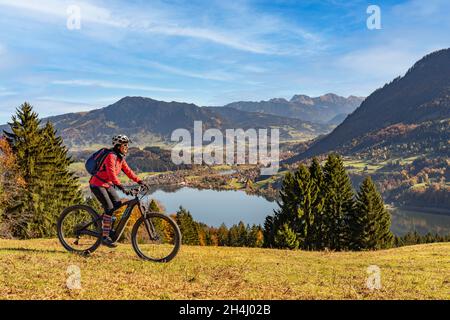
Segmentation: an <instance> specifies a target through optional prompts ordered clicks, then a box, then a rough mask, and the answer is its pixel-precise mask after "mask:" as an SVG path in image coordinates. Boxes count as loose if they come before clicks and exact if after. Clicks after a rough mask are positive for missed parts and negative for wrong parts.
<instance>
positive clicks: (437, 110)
mask: <svg viewBox="0 0 450 320" xmlns="http://www.w3.org/2000/svg"><path fill="white" fill-rule="evenodd" d="M448 119H450V49H443V50H439V51H436V52H433V53H430V54H428V55H426V56H424V57H423V58H422V59H420V60H419V61H417V62H416V63H415V64H414V65H413V66H412V67H411V68H410V69H409V70H408V72H407V73H406V74H405V75H404V76H403V77H397V78H395V79H394V80H393V81H391V82H390V83H387V84H385V85H384V86H383V87H382V88H379V89H377V90H375V91H374V92H373V93H372V94H371V95H369V96H368V97H367V98H366V99H365V100H364V101H363V103H362V104H361V106H360V107H358V108H357V109H356V110H355V111H354V112H352V113H351V114H350V115H348V116H347V118H346V119H345V120H344V121H343V122H342V123H341V124H339V125H338V126H337V127H336V128H335V129H334V130H333V131H332V132H331V133H330V134H328V135H327V136H325V137H322V138H321V139H320V140H317V141H316V142H315V143H313V144H312V145H311V147H310V148H309V149H308V150H306V151H305V152H304V153H302V154H300V155H298V156H296V157H294V158H293V159H291V160H290V161H289V162H293V161H296V160H301V159H305V158H308V157H312V156H316V155H319V154H323V153H327V152H330V151H340V152H343V153H345V152H346V151H349V150H352V151H353V152H355V151H356V150H357V148H356V147H357V145H358V144H359V143H361V141H363V140H364V139H365V142H366V145H365V148H368V147H370V144H368V143H367V141H368V139H367V136H369V135H372V136H376V135H379V133H380V130H381V131H382V130H385V129H386V128H389V127H395V126H397V127H401V126H410V125H416V127H415V128H414V130H418V129H417V128H422V127H427V126H428V127H429V126H434V127H436V128H438V127H439V123H440V122H442V123H443V125H444V126H448V122H449V121H448ZM438 130H442V126H441V127H439V129H438ZM391 131H392V130H391ZM394 131H395V130H394ZM396 131H397V136H398V135H399V134H406V133H402V131H401V130H400V131H398V130H396ZM409 131H411V130H409ZM444 133H445V131H444ZM364 137H366V138H364ZM441 138H442V139H445V134H443V135H442V136H441ZM384 139H385V140H386V137H385V138H384ZM369 140H370V139H369ZM378 142H380V141H378ZM441 142H442V141H438V143H439V144H440V143H441ZM384 143H385V144H386V141H384Z"/></svg>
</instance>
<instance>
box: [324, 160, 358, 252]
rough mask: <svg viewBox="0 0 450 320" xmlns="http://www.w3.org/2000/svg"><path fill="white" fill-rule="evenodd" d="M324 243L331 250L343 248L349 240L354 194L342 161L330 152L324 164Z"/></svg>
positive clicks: (345, 247) (346, 246)
mask: <svg viewBox="0 0 450 320" xmlns="http://www.w3.org/2000/svg"><path fill="white" fill-rule="evenodd" d="M324 191H325V199H324V216H323V218H324V222H325V223H324V226H325V233H324V234H325V235H326V239H324V240H325V241H324V244H325V246H326V247H328V248H330V249H333V250H345V249H347V248H348V245H349V241H350V239H349V238H350V237H349V234H350V231H349V229H348V219H349V217H350V215H351V214H352V213H353V210H354V194H353V189H352V184H351V182H350V178H349V177H348V175H347V173H346V171H345V168H344V163H343V161H342V159H341V157H340V156H339V155H337V154H330V155H329V156H328V159H327V161H326V163H325V166H324Z"/></svg>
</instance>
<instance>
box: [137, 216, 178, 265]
mask: <svg viewBox="0 0 450 320" xmlns="http://www.w3.org/2000/svg"><path fill="white" fill-rule="evenodd" d="M152 217H157V218H161V219H163V220H165V221H166V222H168V223H169V225H170V227H171V228H172V231H173V234H174V237H175V239H174V248H173V250H172V252H171V253H170V254H169V255H167V256H166V257H164V258H152V257H149V256H148V255H146V254H145V253H143V252H142V251H141V250H140V248H139V244H138V239H137V238H138V235H137V233H138V230H139V227H140V225H141V224H142V223H143V222H144V217H140V218H139V219H138V220H137V221H136V223H135V224H134V226H133V230H132V231H131V243H132V245H133V249H134V251H135V252H136V254H137V255H138V256H139V258H141V259H143V260H146V261H153V262H162V263H166V262H169V261H171V260H172V259H173V258H175V256H176V255H177V254H178V251H179V250H180V247H181V232H180V228H179V227H178V225H177V223H176V222H175V221H174V220H173V219H171V218H170V217H169V216H167V215H165V214H162V213H158V212H149V213H147V214H146V217H145V218H146V219H150V218H152Z"/></svg>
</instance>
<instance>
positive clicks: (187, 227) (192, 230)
mask: <svg viewBox="0 0 450 320" xmlns="http://www.w3.org/2000/svg"><path fill="white" fill-rule="evenodd" d="M176 221H177V224H178V226H179V227H180V232H181V237H182V243H183V244H187V245H199V244H200V240H199V234H198V226H197V223H196V222H195V221H194V219H193V218H192V215H191V213H190V212H189V211H187V210H186V209H184V208H183V207H180V210H178V211H177V215H176Z"/></svg>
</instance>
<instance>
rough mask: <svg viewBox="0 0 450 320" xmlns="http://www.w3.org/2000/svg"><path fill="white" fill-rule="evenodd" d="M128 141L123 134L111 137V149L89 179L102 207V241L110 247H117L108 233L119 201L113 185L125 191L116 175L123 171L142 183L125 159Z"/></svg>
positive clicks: (129, 141)
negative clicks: (98, 168)
mask: <svg viewBox="0 0 450 320" xmlns="http://www.w3.org/2000/svg"><path fill="white" fill-rule="evenodd" d="M129 143H131V140H130V139H129V138H128V137H127V136H125V135H118V136H114V137H113V139H112V144H113V149H112V150H111V152H110V153H109V154H108V155H107V156H106V158H105V160H104V161H103V163H102V165H101V167H100V170H99V171H98V172H97V174H96V175H94V176H92V178H91V180H90V181H89V184H90V188H91V191H92V193H93V194H94V195H95V197H96V198H97V199H98V200H99V201H100V203H101V204H102V206H103V209H104V214H103V219H102V228H103V232H102V243H103V244H104V245H106V246H108V247H110V248H115V247H117V245H116V244H115V243H114V242H113V241H112V239H111V237H110V235H109V233H110V231H111V222H112V215H113V213H114V211H115V210H116V209H117V208H118V207H119V206H120V203H121V202H120V197H119V195H118V194H117V192H116V190H115V189H114V187H116V188H118V189H119V190H121V191H122V192H124V193H126V192H125V189H124V187H123V186H122V184H121V183H120V181H119V179H118V175H119V174H120V172H121V171H123V172H124V173H125V174H126V175H127V176H128V178H130V179H131V180H133V181H135V182H136V183H139V184H141V185H143V184H144V182H143V181H142V180H141V179H139V177H138V176H137V175H136V174H135V173H134V172H133V170H131V169H130V167H129V166H128V164H127V162H126V161H125V156H126V155H127V154H128V144H129Z"/></svg>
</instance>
